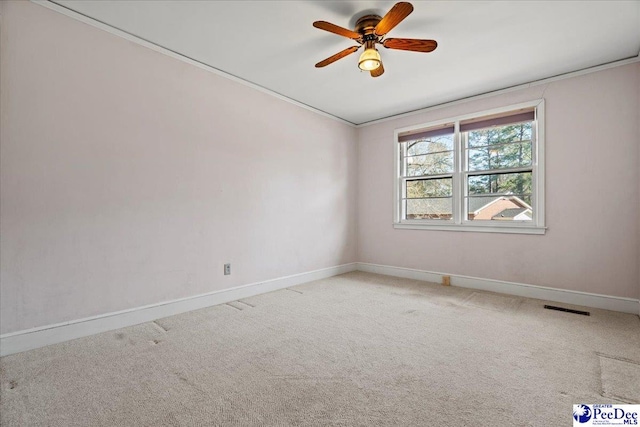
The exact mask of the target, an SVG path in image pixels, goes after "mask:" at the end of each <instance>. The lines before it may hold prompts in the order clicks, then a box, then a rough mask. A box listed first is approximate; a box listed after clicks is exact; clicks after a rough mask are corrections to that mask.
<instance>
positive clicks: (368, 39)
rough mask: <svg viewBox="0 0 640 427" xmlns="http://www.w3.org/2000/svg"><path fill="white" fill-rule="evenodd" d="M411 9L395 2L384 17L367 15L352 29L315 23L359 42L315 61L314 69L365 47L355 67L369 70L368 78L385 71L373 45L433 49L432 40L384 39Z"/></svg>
mask: <svg viewBox="0 0 640 427" xmlns="http://www.w3.org/2000/svg"><path fill="white" fill-rule="evenodd" d="M411 12H413V6H412V5H411V3H407V2H400V3H396V4H395V5H394V6H393V7H392V8H391V10H389V12H387V14H386V15H385V16H384V18H382V17H380V16H378V15H366V16H363V17H362V18H360V19H358V21H357V22H356V27H355V29H354V30H353V31H351V30H348V29H346V28H343V27H340V26H338V25H334V24H332V23H330V22H326V21H316V22H314V23H313V26H314V27H316V28H319V29H321V30H325V31H329V32H330V33H334V34H337V35H339V36H343V37H347V38H349V39H352V40H355V41H356V42H357V43H358V44H359V46H351V47H349V48H346V49H345V50H343V51H341V52H338V53H336V54H335V55H333V56H330V57H328V58H327V59H325V60H323V61H320V62H318V63H317V64H316V68H321V67H325V66H327V65H329V64H331V63H333V62H336V61H337V60H338V59H342V58H344V57H345V56H347V55H350V54H352V53H354V52H355V51H357V50H358V49H360V48H361V47H362V46H364V52H362V54H361V55H360V59H359V60H358V68H360V69H361V70H363V71H369V72H370V73H371V77H379V76H381V75H382V74H383V73H384V67H383V66H382V59H381V58H380V53H379V52H378V50H377V49H376V44H381V45H382V46H384V47H386V48H387V49H399V50H410V51H413V52H432V51H434V50H435V48H436V47H438V43H437V42H436V41H435V40H420V39H394V38H387V39H385V38H384V36H385V35H386V34H387V33H388V32H389V31H391V30H392V29H393V28H394V27H395V26H396V25H398V24H399V23H400V22H402V20H403V19H404V18H406V17H407V16H409V14H410V13H411Z"/></svg>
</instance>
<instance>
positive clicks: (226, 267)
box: [224, 264, 231, 276]
mask: <svg viewBox="0 0 640 427" xmlns="http://www.w3.org/2000/svg"><path fill="white" fill-rule="evenodd" d="M230 274H231V264H225V265H224V275H225V276H228V275H230Z"/></svg>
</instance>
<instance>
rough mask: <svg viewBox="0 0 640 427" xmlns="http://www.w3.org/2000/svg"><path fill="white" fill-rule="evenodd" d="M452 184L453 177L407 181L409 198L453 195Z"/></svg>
mask: <svg viewBox="0 0 640 427" xmlns="http://www.w3.org/2000/svg"><path fill="white" fill-rule="evenodd" d="M452 185H453V179H452V178H443V179H421V180H416V181H407V198H408V199H423V198H427V197H448V196H451V189H452Z"/></svg>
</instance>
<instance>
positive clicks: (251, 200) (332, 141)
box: [0, 2, 357, 333]
mask: <svg viewBox="0 0 640 427" xmlns="http://www.w3.org/2000/svg"><path fill="white" fill-rule="evenodd" d="M1 19H2V23H1V30H2V37H1V46H0V48H1V51H2V59H1V69H0V71H1V83H0V84H1V92H2V94H1V108H2V117H1V123H0V125H1V134H0V136H1V146H0V150H1V164H0V168H1V177H0V179H1V203H0V206H1V213H0V217H1V223H0V227H1V234H2V239H1V252H2V257H1V277H0V279H1V284H2V286H1V287H0V292H1V294H0V300H1V306H0V311H1V319H0V320H1V321H0V323H1V329H0V332H1V333H8V332H13V331H17V330H22V329H26V328H31V327H36V326H41V325H47V324H52V323H57V322H63V321H67V320H73V319H78V318H82V317H86V316H92V315H97V314H102V313H107V312H112V311H116V310H122V309H127V308H132V307H138V306H142V305H146V304H152V303H156V302H161V301H166V300H172V299H176V298H181V297H187V296H191V295H196V294H201V293H205V292H210V291H214V290H220V289H225V288H230V287H234V286H238V285H244V284H248V283H252V282H256V281H261V280H267V279H272V278H276V277H281V276H285V275H290V274H295V273H300V272H307V271H311V270H315V269H320V268H324V267H330V266H335V265H339V264H344V263H348V262H353V261H356V235H355V229H356V227H355V219H356V212H355V209H356V179H357V174H356V172H355V169H354V168H353V166H354V165H356V163H357V161H356V155H357V147H356V130H355V129H354V128H352V127H349V126H346V125H343V124H341V123H339V122H337V121H335V120H331V119H328V118H324V117H322V116H319V115H317V114H315V113H313V112H310V111H307V110H305V109H302V108H300V107H297V106H294V105H292V104H289V103H286V102H284V101H281V100H278V99H276V98H274V97H272V96H269V95H266V94H263V93H261V92H258V91H256V90H254V89H251V88H248V87H246V86H243V85H240V84H238V83H234V82H232V81H230V80H228V79H225V78H222V77H219V76H217V75H214V74H212V73H209V72H206V71H204V70H201V69H199V68H196V67H194V66H192V65H189V64H186V63H183V62H181V61H178V60H175V59H172V58H170V57H168V56H165V55H162V54H160V53H157V52H154V51H152V50H149V49H147V48H144V47H141V46H139V45H137V44H134V43H131V42H129V41H126V40H124V39H121V38H119V37H116V36H114V35H112V34H109V33H107V32H104V31H102V30H99V29H96V28H94V27H91V26H88V25H86V24H83V23H80V22H78V21H75V20H73V19H71V18H69V17H66V16H63V15H61V14H58V13H56V12H53V11H51V10H49V9H46V8H44V7H41V6H38V5H35V4H33V3H30V2H2V10H1ZM225 262H231V263H232V271H233V273H232V275H231V276H223V274H222V273H223V264H224V263H225Z"/></svg>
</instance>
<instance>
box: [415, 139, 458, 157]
mask: <svg viewBox="0 0 640 427" xmlns="http://www.w3.org/2000/svg"><path fill="white" fill-rule="evenodd" d="M450 150H453V134H451V135H442V136H435V137H432V138H426V139H419V140H417V141H409V142H407V155H408V156H415V155H419V154H428V153H437V152H439V151H450Z"/></svg>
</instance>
